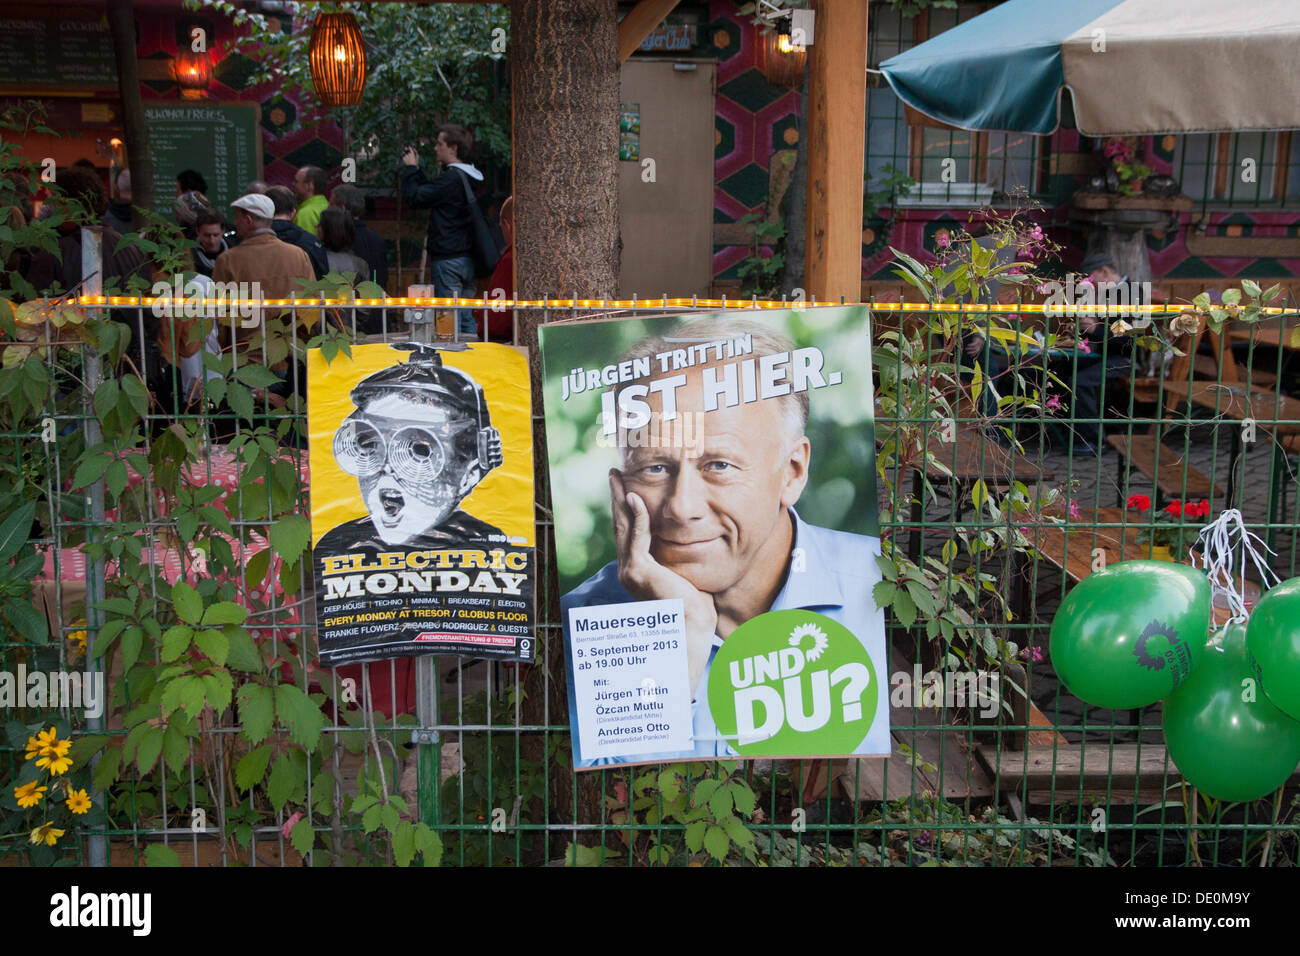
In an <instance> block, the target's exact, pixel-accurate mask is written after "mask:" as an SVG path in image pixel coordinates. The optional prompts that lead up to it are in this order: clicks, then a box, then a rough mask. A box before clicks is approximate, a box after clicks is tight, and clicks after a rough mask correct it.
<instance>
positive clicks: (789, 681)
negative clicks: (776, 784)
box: [709, 610, 878, 757]
mask: <svg viewBox="0 0 1300 956" xmlns="http://www.w3.org/2000/svg"><path fill="white" fill-rule="evenodd" d="M877 694H878V690H877V688H876V669H875V668H874V667H873V666H872V664H871V657H870V655H868V654H867V649H866V648H865V647H863V646H862V642H861V641H859V640H858V639H857V638H856V637H854V636H853V632H852V631H850V630H849V629H848V628H846V627H845V626H844V625H843V624H840V623H839V622H838V621H833V620H831V619H830V618H829V617H826V616H825V615H823V614H818V613H816V612H815V611H804V610H793V611H769V612H768V613H766V614H760V615H759V616H758V617H756V618H752V619H751V620H748V621H746V622H745V623H744V624H742V625H740V627H738V628H736V630H735V631H734V632H733V633H732V635H731V636H730V637H728V638H727V639H726V640H725V641H723V643H722V647H721V649H720V650H719V651H718V653H717V655H716V656H715V657H714V658H713V665H712V667H711V668H710V669H709V709H710V710H711V711H712V712H713V720H714V722H715V723H716V724H717V726H718V733H719V734H721V735H722V736H723V737H725V738H727V740H728V741H730V742H731V745H732V746H733V747H735V748H736V752H737V753H739V754H741V755H743V756H746V757H760V756H811V755H827V756H832V755H838V754H851V753H853V752H854V751H856V750H857V749H858V747H859V746H860V745H861V743H862V741H863V740H865V739H866V736H867V731H868V730H870V729H871V723H872V721H873V720H874V719H875V716H876V701H877Z"/></svg>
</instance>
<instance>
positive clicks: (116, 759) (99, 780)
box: [91, 747, 122, 790]
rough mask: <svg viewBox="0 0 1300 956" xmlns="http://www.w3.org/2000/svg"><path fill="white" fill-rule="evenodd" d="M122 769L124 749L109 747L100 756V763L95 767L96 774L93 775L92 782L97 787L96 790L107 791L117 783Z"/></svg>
mask: <svg viewBox="0 0 1300 956" xmlns="http://www.w3.org/2000/svg"><path fill="white" fill-rule="evenodd" d="M121 769H122V748H121V747H109V748H108V749H107V750H105V751H104V752H103V754H101V755H100V757H99V763H97V764H96V765H95V772H94V773H93V774H91V782H92V783H93V784H94V785H95V789H96V790H107V789H108V788H109V787H110V786H112V785H113V784H114V783H116V782H117V778H118V774H119V773H120V772H121Z"/></svg>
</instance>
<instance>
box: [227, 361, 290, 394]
mask: <svg viewBox="0 0 1300 956" xmlns="http://www.w3.org/2000/svg"><path fill="white" fill-rule="evenodd" d="M235 378H236V379H238V380H239V381H241V382H243V383H244V384H245V385H247V386H248V387H249V388H267V387H268V386H271V385H278V384H279V383H280V381H281V379H280V376H278V375H276V374H275V373H274V372H272V371H271V370H270V369H269V368H267V367H265V366H264V365H241V366H240V367H239V368H238V369H236V370H235Z"/></svg>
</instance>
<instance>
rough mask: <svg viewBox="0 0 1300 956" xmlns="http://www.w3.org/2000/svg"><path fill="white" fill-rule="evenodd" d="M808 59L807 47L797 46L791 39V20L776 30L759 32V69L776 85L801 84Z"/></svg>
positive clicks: (793, 85) (795, 85) (768, 80)
mask: <svg viewBox="0 0 1300 956" xmlns="http://www.w3.org/2000/svg"><path fill="white" fill-rule="evenodd" d="M807 59H808V51H807V48H806V47H803V46H796V45H795V44H794V43H792V42H791V40H790V21H788V20H787V21H785V22H783V23H782V24H780V26H779V27H777V29H775V30H762V31H760V32H759V35H758V69H759V72H761V73H762V74H763V76H764V77H766V78H767V82H769V83H771V84H773V85H775V86H789V87H797V86H799V84H801V83H802V82H803V69H804V63H805V62H806V61H807Z"/></svg>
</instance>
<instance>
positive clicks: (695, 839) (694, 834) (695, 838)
mask: <svg viewBox="0 0 1300 956" xmlns="http://www.w3.org/2000/svg"><path fill="white" fill-rule="evenodd" d="M708 827H709V825H708V824H707V823H705V822H704V821H703V820H696V821H695V822H694V823H689V824H687V825H686V849H688V850H690V851H691V852H692V853H699V852H700V850H701V849H702V848H703V847H704V831H705V830H707V829H708Z"/></svg>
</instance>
